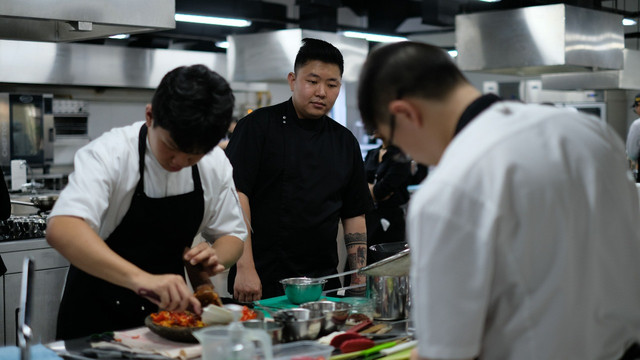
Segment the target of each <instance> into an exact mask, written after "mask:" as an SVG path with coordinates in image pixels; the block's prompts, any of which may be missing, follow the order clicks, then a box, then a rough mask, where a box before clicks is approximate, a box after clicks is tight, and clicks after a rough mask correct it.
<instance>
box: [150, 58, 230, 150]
mask: <svg viewBox="0 0 640 360" xmlns="http://www.w3.org/2000/svg"><path fill="white" fill-rule="evenodd" d="M233 103H234V97H233V93H232V92H231V88H230V87H229V83H227V81H226V80H225V79H224V78H223V77H222V76H220V75H219V74H218V73H216V72H214V71H211V70H209V68H207V67H206V66H204V65H192V66H181V67H178V68H175V69H173V70H171V71H170V72H169V73H167V74H166V75H165V76H164V77H163V78H162V81H160V85H158V88H157V89H156V92H155V94H154V95H153V100H152V101H151V106H152V113H153V126H154V127H155V126H160V127H162V128H163V129H165V130H167V131H168V132H169V134H170V135H171V139H172V140H173V141H174V142H175V144H176V146H177V147H178V150H180V151H182V152H185V153H189V154H205V153H207V152H209V151H211V149H213V148H214V147H215V146H216V145H217V144H218V142H220V140H221V139H222V138H223V137H224V136H225V134H226V133H227V129H228V128H229V123H231V115H232V113H233Z"/></svg>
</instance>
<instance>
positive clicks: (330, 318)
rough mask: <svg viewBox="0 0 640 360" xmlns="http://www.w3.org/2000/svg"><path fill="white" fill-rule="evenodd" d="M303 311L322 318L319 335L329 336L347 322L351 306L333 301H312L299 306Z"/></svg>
mask: <svg viewBox="0 0 640 360" xmlns="http://www.w3.org/2000/svg"><path fill="white" fill-rule="evenodd" d="M300 307H301V308H303V309H309V310H310V311H311V314H312V315H315V314H319V315H320V316H322V328H321V330H320V335H326V334H330V333H332V332H334V331H336V330H338V328H339V327H340V326H342V325H344V323H345V321H347V317H349V313H350V311H351V304H348V303H344V302H334V301H326V300H325V301H312V302H308V303H304V304H302V305H300Z"/></svg>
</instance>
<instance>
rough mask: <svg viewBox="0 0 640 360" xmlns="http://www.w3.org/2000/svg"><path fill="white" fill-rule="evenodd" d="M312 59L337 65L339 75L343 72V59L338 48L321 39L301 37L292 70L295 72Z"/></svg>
mask: <svg viewBox="0 0 640 360" xmlns="http://www.w3.org/2000/svg"><path fill="white" fill-rule="evenodd" d="M313 60H319V61H322V62H324V63H327V64H335V65H338V67H339V68H340V76H342V73H343V72H344V59H343V58H342V53H341V52H340V50H338V48H336V47H335V46H333V45H331V44H330V43H328V42H326V41H323V40H318V39H312V38H304V39H302V46H301V47H300V50H298V55H296V61H295V62H294V64H293V71H294V72H295V73H296V74H297V73H298V70H299V69H300V68H301V67H303V66H305V65H306V64H307V63H308V62H309V61H313Z"/></svg>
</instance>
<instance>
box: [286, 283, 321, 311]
mask: <svg viewBox="0 0 640 360" xmlns="http://www.w3.org/2000/svg"><path fill="white" fill-rule="evenodd" d="M280 283H281V284H282V286H283V287H284V293H285V295H287V299H289V301H291V303H293V304H296V305H300V304H303V303H306V302H310V301H316V300H318V299H320V295H322V289H323V288H324V284H326V283H327V280H314V279H311V278H306V277H296V278H288V279H284V280H280Z"/></svg>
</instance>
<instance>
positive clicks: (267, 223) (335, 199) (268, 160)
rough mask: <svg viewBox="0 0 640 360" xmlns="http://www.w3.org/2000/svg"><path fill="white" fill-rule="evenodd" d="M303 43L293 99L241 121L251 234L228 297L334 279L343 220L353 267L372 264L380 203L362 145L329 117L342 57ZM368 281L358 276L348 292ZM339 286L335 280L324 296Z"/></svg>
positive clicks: (237, 172) (237, 158) (231, 148)
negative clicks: (371, 214)
mask: <svg viewBox="0 0 640 360" xmlns="http://www.w3.org/2000/svg"><path fill="white" fill-rule="evenodd" d="M302 42H303V45H302V47H301V48H300V50H299V52H298V55H297V57H296V60H295V64H294V72H291V73H289V75H288V81H289V86H290V88H291V91H292V92H293V95H292V97H291V98H290V99H289V100H287V101H285V102H283V103H281V104H277V105H274V106H270V107H266V108H261V109H258V110H256V111H254V112H253V113H251V114H250V115H248V116H246V117H245V118H243V119H241V120H240V121H239V122H238V125H237V126H236V128H235V131H234V132H233V136H232V137H231V140H230V142H229V145H228V147H227V150H226V152H227V156H228V157H229V160H230V161H231V164H232V165H233V172H234V180H235V182H236V186H237V188H238V192H239V195H240V203H241V205H242V207H243V210H244V211H245V216H246V218H247V221H248V223H249V224H250V226H248V227H249V228H250V229H251V230H252V232H251V234H250V236H249V237H248V238H247V241H246V242H245V248H244V252H243V256H242V257H241V258H240V260H238V262H237V264H236V267H234V268H232V269H231V271H230V273H229V292H230V293H233V295H234V297H235V298H236V299H238V300H241V301H253V300H257V299H260V298H270V297H273V296H278V295H282V294H284V291H283V288H282V285H281V284H279V283H278V281H279V280H282V279H284V278H289V277H298V276H308V277H319V276H324V275H329V274H333V273H336V266H337V264H338V255H337V246H336V238H337V233H338V222H339V221H340V220H342V224H343V227H344V240H345V244H346V247H347V254H348V255H347V256H348V262H349V266H350V267H351V268H352V269H355V268H360V267H362V266H364V265H365V263H366V226H365V217H364V214H365V212H367V211H368V210H369V209H371V207H372V205H373V204H372V200H371V197H370V194H369V191H368V188H367V183H366V181H365V178H364V168H363V162H362V155H361V152H360V147H359V144H358V142H357V140H356V138H355V137H354V136H353V134H352V133H351V132H350V131H349V130H348V129H347V128H345V127H344V126H342V125H340V124H338V123H337V122H335V121H334V120H332V119H331V118H329V117H328V116H327V113H328V112H329V111H330V110H331V108H332V107H333V104H334V103H335V101H336V98H337V97H338V94H339V92H340V85H341V80H342V72H343V70H344V63H343V58H342V54H341V53H340V51H339V50H338V49H337V48H335V47H334V46H333V45H331V44H329V43H327V42H325V41H322V40H317V39H309V38H307V39H303V41H302ZM364 283H365V279H364V277H363V276H360V275H354V276H352V277H351V285H355V284H364ZM339 284H340V283H339V280H338V279H335V278H334V279H331V280H329V283H327V285H326V286H325V289H328V288H336V287H338V286H339ZM363 290H364V289H363V288H361V291H363Z"/></svg>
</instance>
